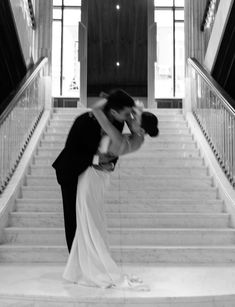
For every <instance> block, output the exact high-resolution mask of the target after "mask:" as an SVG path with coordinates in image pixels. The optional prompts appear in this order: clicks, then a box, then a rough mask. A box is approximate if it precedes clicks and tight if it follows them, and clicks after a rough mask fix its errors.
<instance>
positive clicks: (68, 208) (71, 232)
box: [61, 182, 77, 252]
mask: <svg viewBox="0 0 235 307" xmlns="http://www.w3.org/2000/svg"><path fill="white" fill-rule="evenodd" d="M61 191H62V198H63V208H64V227H65V237H66V242H67V246H68V250H69V252H70V250H71V248H72V244H73V239H74V236H75V233H76V228H77V223H76V194H77V182H76V183H71V184H70V185H61Z"/></svg>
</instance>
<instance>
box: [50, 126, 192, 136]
mask: <svg viewBox="0 0 235 307" xmlns="http://www.w3.org/2000/svg"><path fill="white" fill-rule="evenodd" d="M69 130H70V126H69V125H66V126H65V127H64V126H57V127H51V126H48V127H47V128H46V130H45V132H44V133H45V135H49V136H51V135H60V136H63V137H64V138H65V137H66V136H67V135H68V133H69ZM159 130H160V133H161V136H162V135H189V133H190V131H189V128H188V127H166V126H159ZM123 132H124V133H130V131H129V130H128V128H126V129H124V131H123ZM146 137H147V138H148V136H146Z"/></svg>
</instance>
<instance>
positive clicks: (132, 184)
mask: <svg viewBox="0 0 235 307" xmlns="http://www.w3.org/2000/svg"><path fill="white" fill-rule="evenodd" d="M26 185H27V186H29V185H32V186H51V187H55V186H57V185H58V183H57V180H56V177H55V176H32V175H27V177H26ZM158 186H162V187H164V186H168V187H175V188H176V187H178V188H182V187H186V186H188V187H190V186H191V187H192V188H195V187H208V188H209V187H211V186H212V179H211V178H210V177H209V176H208V177H197V178H194V177H189V176H187V177H183V176H181V177H179V176H178V177H176V176H175V177H169V176H168V177H167V176H158V177H157V176H156V177H155V178H153V177H150V178H148V177H147V176H142V177H141V178H135V179H133V178H131V177H129V178H122V179H118V178H117V177H114V178H111V182H110V186H109V190H112V189H117V188H121V189H122V188H124V187H126V188H128V189H130V190H131V189H132V190H133V189H141V188H142V189H145V190H146V189H148V190H151V189H155V188H156V187H158Z"/></svg>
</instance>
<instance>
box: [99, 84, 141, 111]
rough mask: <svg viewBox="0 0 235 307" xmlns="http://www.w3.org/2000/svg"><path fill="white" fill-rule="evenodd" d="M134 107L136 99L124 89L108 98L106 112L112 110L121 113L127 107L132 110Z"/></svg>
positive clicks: (112, 93) (111, 93) (114, 91)
mask: <svg viewBox="0 0 235 307" xmlns="http://www.w3.org/2000/svg"><path fill="white" fill-rule="evenodd" d="M134 105H135V102H134V99H133V98H132V97H131V96H130V95H129V94H127V93H126V92H125V91H123V90H122V89H115V90H113V91H111V92H110V93H109V95H108V96H107V103H106V105H105V108H104V111H106V112H107V111H109V110H110V109H114V110H115V111H120V110H122V109H124V108H125V107H127V108H132V107H134Z"/></svg>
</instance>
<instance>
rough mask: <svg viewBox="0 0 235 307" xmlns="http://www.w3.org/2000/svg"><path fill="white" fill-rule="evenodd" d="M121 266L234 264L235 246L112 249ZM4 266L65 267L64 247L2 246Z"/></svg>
mask: <svg viewBox="0 0 235 307" xmlns="http://www.w3.org/2000/svg"><path fill="white" fill-rule="evenodd" d="M111 254H112V257H113V258H114V260H115V261H116V262H119V263H143V264H144V263H148V264H150V263H156V262H157V263H164V264H166V263H185V264H191V263H206V264H208V263H210V264H211V263H226V262H229V263H235V246H234V245H230V246H125V247H122V248H120V247H119V246H113V247H111ZM0 256H1V262H2V263H17V262H18V263H22V262H23V263H53V264H54V263H55V262H57V263H63V264H64V263H66V261H67V258H68V251H67V248H66V247H65V246H31V245H28V246H27V245H10V244H4V245H1V246H0Z"/></svg>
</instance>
